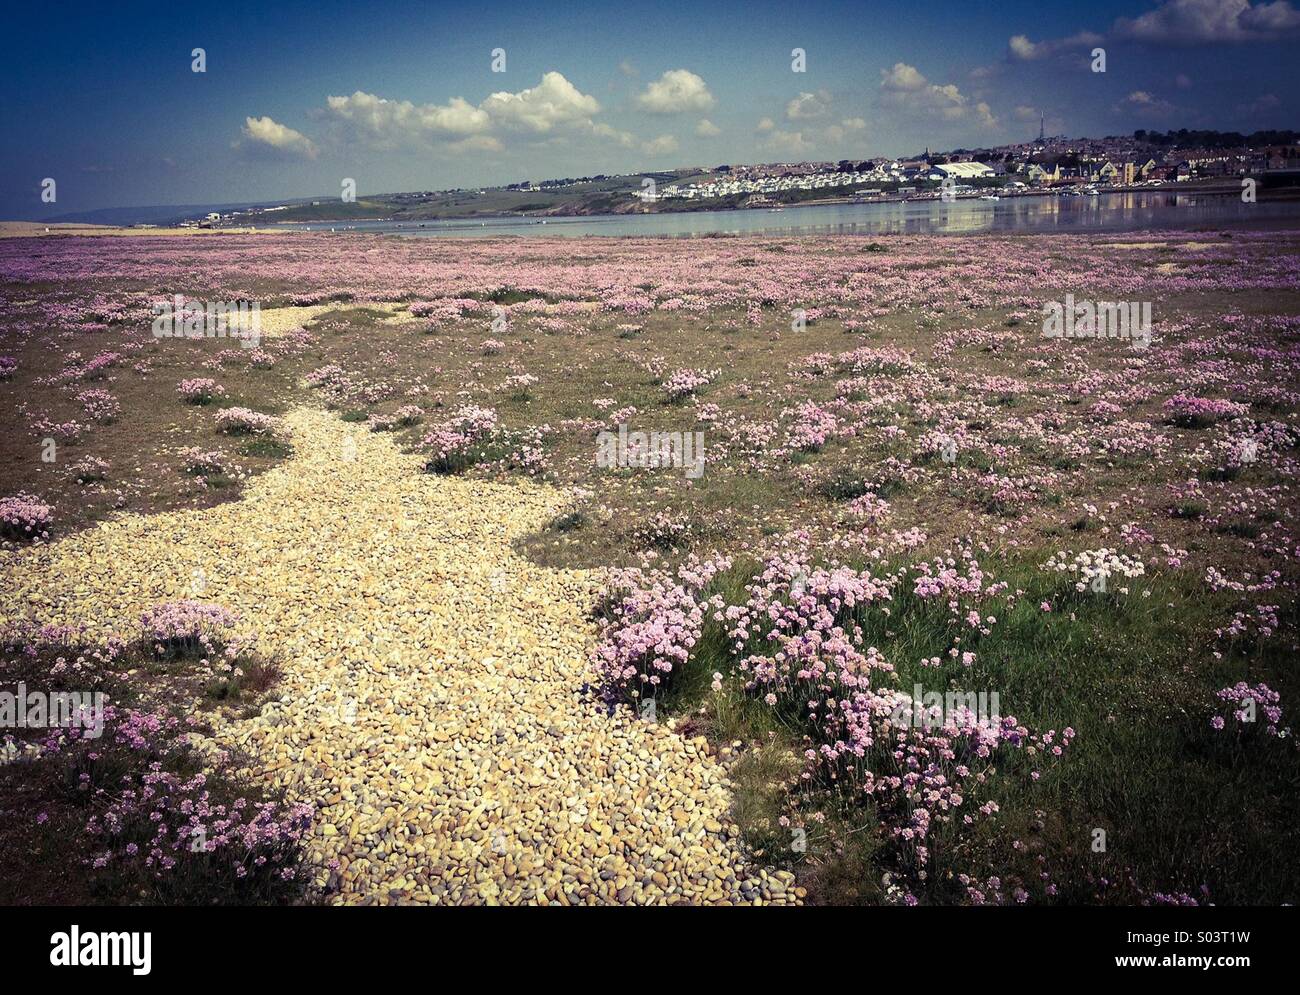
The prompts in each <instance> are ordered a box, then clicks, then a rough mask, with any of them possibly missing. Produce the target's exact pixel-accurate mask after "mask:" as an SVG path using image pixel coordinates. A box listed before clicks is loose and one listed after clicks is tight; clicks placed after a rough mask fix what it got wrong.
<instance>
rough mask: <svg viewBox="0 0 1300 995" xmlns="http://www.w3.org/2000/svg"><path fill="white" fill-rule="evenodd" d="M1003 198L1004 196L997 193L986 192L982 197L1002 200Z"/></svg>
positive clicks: (983, 198) (982, 198)
mask: <svg viewBox="0 0 1300 995" xmlns="http://www.w3.org/2000/svg"><path fill="white" fill-rule="evenodd" d="M1001 199H1002V198H1001V197H999V196H998V195H997V194H995V193H986V194H985V195H984V196H983V197H981V198H980V200H1001Z"/></svg>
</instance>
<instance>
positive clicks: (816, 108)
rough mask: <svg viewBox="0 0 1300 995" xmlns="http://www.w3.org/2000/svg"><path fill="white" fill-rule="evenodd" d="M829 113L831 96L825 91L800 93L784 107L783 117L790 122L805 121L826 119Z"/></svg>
mask: <svg viewBox="0 0 1300 995" xmlns="http://www.w3.org/2000/svg"><path fill="white" fill-rule="evenodd" d="M830 113H831V95H830V94H829V93H827V92H826V91H825V90H818V91H817V92H816V93H801V94H799V96H797V97H795V98H794V99H793V100H791V101H790V102H789V103H788V104H786V105H785V116H786V117H787V118H789V119H790V120H791V121H807V120H812V119H816V118H822V117H828V116H829V115H830Z"/></svg>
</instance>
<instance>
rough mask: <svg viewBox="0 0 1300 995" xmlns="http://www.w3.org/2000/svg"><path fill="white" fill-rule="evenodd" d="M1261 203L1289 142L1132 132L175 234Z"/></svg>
mask: <svg viewBox="0 0 1300 995" xmlns="http://www.w3.org/2000/svg"><path fill="white" fill-rule="evenodd" d="M1246 177H1251V178H1255V179H1256V180H1257V183H1258V185H1259V187H1260V188H1261V191H1275V190H1279V189H1281V188H1291V187H1297V186H1298V185H1300V132H1296V131H1263V132H1256V133H1254V134H1251V135H1242V134H1239V133H1236V132H1217V131H1188V130H1187V129H1183V130H1180V131H1170V132H1164V133H1162V132H1158V131H1145V130H1139V131H1135V132H1134V133H1133V134H1132V135H1128V136H1111V137H1106V138H1068V137H1065V136H1061V135H1057V136H1049V135H1046V134H1044V133H1043V132H1042V129H1041V127H1040V133H1039V136H1038V138H1037V139H1036V140H1034V141H1030V142H1024V143H1020V144H1014V145H1004V146H998V147H996V148H987V149H953V150H950V151H946V152H931V151H930V150H929V149H926V150H924V152H922V153H920V154H917V155H913V156H908V157H903V158H888V157H874V158H868V159H861V160H840V161H838V162H775V163H760V164H756V165H744V164H738V163H727V164H721V165H717V166H712V167H703V166H701V167H683V168H678V169H673V170H666V171H654V172H644V173H626V174H616V175H607V174H599V175H595V176H583V177H576V178H575V177H567V178H563V179H550V180H541V181H532V180H522V181H519V182H516V183H511V184H507V185H505V186H501V187H483V188H474V189H465V188H456V189H450V190H426V191H415V192H405V193H390V194H376V195H365V196H358V197H357V198H356V199H354V200H347V201H345V200H343V199H342V198H319V199H312V200H301V201H292V202H287V203H282V204H276V205H262V206H249V207H243V208H238V209H231V210H226V211H210V212H207V213H206V214H205V215H191V216H187V217H185V218H183V219H180V224H182V225H183V226H187V227H226V226H247V225H258V224H274V223H287V222H294V223H309V222H327V221H338V222H347V221H351V220H385V221H399V222H402V221H412V222H419V221H429V220H450V219H457V218H475V217H479V218H486V217H503V216H536V217H539V218H545V217H548V216H569V215H594V214H631V213H647V212H663V211H690V210H720V209H733V208H734V209H745V208H762V207H766V208H773V207H780V206H786V205H790V206H793V205H798V204H826V203H854V202H870V201H875V200H882V201H883V200H906V199H933V198H936V197H940V196H944V195H948V196H953V197H985V198H994V197H1002V196H1017V195H1021V196H1041V195H1048V194H1054V195H1060V196H1086V195H1094V194H1100V193H1102V192H1110V191H1120V190H1138V189H1143V188H1151V187H1183V186H1185V185H1190V186H1191V187H1194V188H1197V189H1213V188H1222V189H1224V190H1225V192H1226V191H1227V189H1228V188H1229V187H1232V186H1233V185H1236V188H1237V189H1240V182H1241V180H1242V179H1244V178H1246Z"/></svg>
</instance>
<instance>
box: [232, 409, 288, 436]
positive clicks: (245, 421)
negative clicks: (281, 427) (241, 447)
mask: <svg viewBox="0 0 1300 995" xmlns="http://www.w3.org/2000/svg"><path fill="white" fill-rule="evenodd" d="M275 427H276V420H275V419H274V418H272V417H271V416H270V415H265V414H262V413H261V412H260V411H252V410H250V409H249V408H226V409H224V410H222V411H218V412H217V431H219V432H225V433H226V434H227V435H263V434H266V433H270V432H274V431H275Z"/></svg>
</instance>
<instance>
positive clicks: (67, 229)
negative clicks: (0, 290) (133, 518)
mask: <svg viewBox="0 0 1300 995" xmlns="http://www.w3.org/2000/svg"><path fill="white" fill-rule="evenodd" d="M264 230H265V229H258V228H122V227H118V226H116V225H81V224H62V225H57V224H45V223H43V222H40V221H0V238H31V237H32V236H35V235H118V236H129V235H247V234H250V233H252V232H257V231H264Z"/></svg>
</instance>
